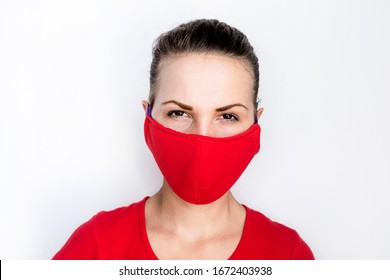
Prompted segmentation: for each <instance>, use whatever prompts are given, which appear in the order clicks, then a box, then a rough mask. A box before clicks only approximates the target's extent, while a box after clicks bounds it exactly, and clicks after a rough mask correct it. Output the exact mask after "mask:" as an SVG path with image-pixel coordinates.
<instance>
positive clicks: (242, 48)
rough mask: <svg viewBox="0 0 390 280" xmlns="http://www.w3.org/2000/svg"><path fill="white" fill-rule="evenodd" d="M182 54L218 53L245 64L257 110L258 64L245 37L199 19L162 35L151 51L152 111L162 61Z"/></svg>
mask: <svg viewBox="0 0 390 280" xmlns="http://www.w3.org/2000/svg"><path fill="white" fill-rule="evenodd" d="M182 53H220V54H224V55H228V56H232V57H235V58H240V59H243V60H244V61H246V62H248V63H249V65H250V68H251V70H252V74H253V80H254V87H253V102H254V105H255V109H256V108H257V95H258V89H259V62H258V59H257V56H256V54H255V53H254V50H253V47H252V46H251V44H250V43H249V41H248V39H247V37H246V36H245V35H244V34H243V33H242V32H241V31H239V30H238V29H236V28H234V27H231V26H229V25H227V24H226V23H224V22H220V21H218V20H216V19H199V20H194V21H190V22H188V23H184V24H181V25H179V26H178V27H176V28H174V29H172V30H170V31H168V32H166V33H163V34H161V35H160V36H159V37H158V38H157V40H156V42H155V44H154V47H153V60H152V64H151V66H150V93H149V103H150V105H151V107H153V104H154V100H155V88H156V84H157V79H158V73H159V68H160V65H161V61H162V60H163V59H164V58H166V57H168V56H170V55H175V54H182Z"/></svg>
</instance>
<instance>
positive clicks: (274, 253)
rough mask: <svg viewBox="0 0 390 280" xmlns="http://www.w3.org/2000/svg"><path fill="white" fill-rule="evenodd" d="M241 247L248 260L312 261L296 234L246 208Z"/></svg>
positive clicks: (308, 251)
mask: <svg viewBox="0 0 390 280" xmlns="http://www.w3.org/2000/svg"><path fill="white" fill-rule="evenodd" d="M245 208H246V211H247V218H246V223H245V227H244V232H243V236H242V243H243V244H240V245H242V247H243V248H241V249H244V251H246V255H247V256H248V258H249V259H314V256H313V253H312V252H311V250H310V248H309V246H308V245H307V244H306V243H305V242H304V241H303V240H302V239H301V237H300V236H299V235H298V233H297V232H296V231H295V230H294V229H291V228H289V227H287V226H285V225H283V224H281V223H278V222H275V221H272V220H271V219H269V218H268V217H266V216H265V215H264V214H262V213H260V212H258V211H256V210H253V209H250V208H249V207H246V206H245Z"/></svg>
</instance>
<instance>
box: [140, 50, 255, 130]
mask: <svg viewBox="0 0 390 280" xmlns="http://www.w3.org/2000/svg"><path fill="white" fill-rule="evenodd" d="M253 83H254V81H253V77H252V75H251V72H250V69H249V66H248V65H247V64H246V63H245V62H243V61H242V60H239V59H237V58H232V57H229V56H226V55H221V54H183V55H177V56H170V57H168V58H166V59H164V61H163V62H162V64H161V65H160V72H159V77H158V81H157V88H156V96H155V102H154V105H153V110H152V117H153V119H154V120H156V121H157V122H158V123H160V124H162V125H163V126H165V127H167V128H170V129H173V130H176V131H179V132H183V133H188V134H199V135H205V136H211V137H228V136H232V135H236V134H239V133H241V132H244V131H245V130H247V129H248V128H250V127H251V126H252V125H253V123H254V117H255V114H256V112H255V108H254V104H253ZM143 105H144V108H146V106H147V102H146V101H144V102H143ZM261 112H262V109H260V110H259V111H258V112H257V116H258V117H260V115H261Z"/></svg>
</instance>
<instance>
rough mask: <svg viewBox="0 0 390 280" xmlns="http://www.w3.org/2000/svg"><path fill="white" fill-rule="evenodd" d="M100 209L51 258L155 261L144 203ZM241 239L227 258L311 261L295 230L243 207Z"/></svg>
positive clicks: (309, 251) (144, 200) (304, 244)
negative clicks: (112, 208)
mask: <svg viewBox="0 0 390 280" xmlns="http://www.w3.org/2000/svg"><path fill="white" fill-rule="evenodd" d="M146 200H147V197H145V198H144V199H143V200H142V201H140V202H137V203H133V204H131V205H129V206H127V207H121V208H118V209H115V210H112V211H108V212H104V211H103V212H100V213H98V214H97V215H95V216H94V217H93V218H92V219H90V220H89V221H88V222H86V223H84V224H82V225H81V226H80V227H79V228H78V229H77V230H76V231H75V232H74V233H73V234H72V236H71V237H70V238H69V240H68V241H67V242H66V243H65V245H64V246H63V247H62V248H61V250H60V251H58V252H57V254H56V255H55V256H54V257H53V259H69V260H82V259H86V260H95V259H101V260H125V259H126V260H157V256H156V255H155V254H154V252H153V250H152V247H151V246H150V243H149V240H148V236H147V233H146V226H145V202H146ZM245 209H246V219H245V225H244V230H243V233H242V236H241V240H240V242H239V244H238V246H237V248H236V250H235V251H234V252H233V254H232V255H231V256H230V258H229V259H230V260H264V259H266V260H292V259H295V260H311V259H314V256H313V253H312V252H311V250H310V248H309V247H308V246H307V245H306V243H305V242H304V241H303V240H302V239H301V238H300V237H299V235H298V234H297V232H296V231H295V230H292V229H290V228H288V227H286V226H284V225H281V224H279V223H276V222H273V221H271V220H270V219H268V218H267V217H265V216H264V215H263V214H261V213H259V212H257V211H254V210H252V209H250V208H248V207H246V206H245Z"/></svg>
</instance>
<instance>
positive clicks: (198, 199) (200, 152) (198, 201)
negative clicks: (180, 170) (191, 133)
mask: <svg viewBox="0 0 390 280" xmlns="http://www.w3.org/2000/svg"><path fill="white" fill-rule="evenodd" d="M201 157H202V145H201V144H200V145H199V158H201ZM201 162H202V160H199V165H198V168H199V170H198V186H197V189H198V195H197V199H196V200H197V203H200V186H201V184H200V180H201V177H200V170H201V169H200V168H201Z"/></svg>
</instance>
